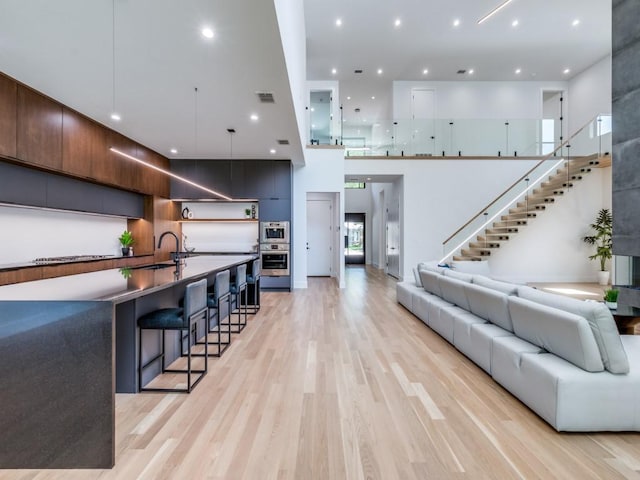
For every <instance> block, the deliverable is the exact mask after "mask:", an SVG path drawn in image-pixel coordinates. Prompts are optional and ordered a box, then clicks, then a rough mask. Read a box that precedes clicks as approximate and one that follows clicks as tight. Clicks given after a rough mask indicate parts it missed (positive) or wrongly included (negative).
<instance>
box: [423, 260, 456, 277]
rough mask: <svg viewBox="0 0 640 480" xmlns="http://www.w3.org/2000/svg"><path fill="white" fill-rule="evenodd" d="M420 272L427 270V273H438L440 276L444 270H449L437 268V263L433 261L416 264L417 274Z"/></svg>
mask: <svg viewBox="0 0 640 480" xmlns="http://www.w3.org/2000/svg"><path fill="white" fill-rule="evenodd" d="M420 270H427V271H429V272H435V273H440V274H441V273H442V272H444V271H445V270H449V268H448V267H439V266H438V262H437V261H435V260H433V261H430V262H420V263H419V264H418V272H419V271H420Z"/></svg>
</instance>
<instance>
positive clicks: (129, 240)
mask: <svg viewBox="0 0 640 480" xmlns="http://www.w3.org/2000/svg"><path fill="white" fill-rule="evenodd" d="M118 240H119V241H120V245H121V246H122V255H123V256H125V257H128V256H129V255H131V247H132V246H133V244H134V243H135V240H134V239H133V235H132V233H131V232H130V231H129V230H125V231H124V232H122V235H120V236H119V237H118Z"/></svg>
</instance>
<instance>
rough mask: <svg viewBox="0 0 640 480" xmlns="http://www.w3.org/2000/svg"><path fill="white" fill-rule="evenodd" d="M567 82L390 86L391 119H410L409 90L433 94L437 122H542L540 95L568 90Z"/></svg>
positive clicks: (436, 83)
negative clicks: (551, 91)
mask: <svg viewBox="0 0 640 480" xmlns="http://www.w3.org/2000/svg"><path fill="white" fill-rule="evenodd" d="M567 86H568V84H567V82H564V81H556V82H526V81H518V82H467V81H464V82H407V81H396V82H393V117H394V119H403V118H404V119H408V118H411V90H412V89H413V88H428V89H432V90H434V91H435V97H436V99H435V116H436V118H452V119H464V118H483V119H497V120H505V119H519V118H542V91H543V90H567Z"/></svg>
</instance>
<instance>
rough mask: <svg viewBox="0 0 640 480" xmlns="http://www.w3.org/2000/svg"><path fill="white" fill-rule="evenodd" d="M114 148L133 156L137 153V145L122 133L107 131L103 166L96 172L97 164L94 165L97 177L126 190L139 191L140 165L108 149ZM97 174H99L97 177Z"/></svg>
mask: <svg viewBox="0 0 640 480" xmlns="http://www.w3.org/2000/svg"><path fill="white" fill-rule="evenodd" d="M110 147H113V148H116V149H118V150H120V151H121V152H123V153H126V154H127V155H131V156H133V157H135V156H136V155H137V154H138V149H137V145H136V143H135V142H134V141H133V140H129V139H128V138H127V137H125V136H124V135H120V134H119V133H118V132H114V131H112V130H110V131H108V133H107V156H106V159H105V162H104V164H103V168H102V169H101V171H100V172H99V173H98V169H99V166H98V165H95V166H94V167H95V168H94V172H96V177H97V178H104V179H105V180H103V181H106V182H107V183H110V184H112V185H117V186H119V187H120V188H124V189H127V190H135V191H140V189H139V188H137V187H138V185H139V182H140V175H141V173H140V172H141V169H142V167H141V166H140V165H139V164H138V163H136V162H135V161H133V160H129V159H128V158H125V157H122V156H121V155H117V154H115V153H113V152H112V151H110V150H109V148H110ZM98 175H100V176H99V177H98Z"/></svg>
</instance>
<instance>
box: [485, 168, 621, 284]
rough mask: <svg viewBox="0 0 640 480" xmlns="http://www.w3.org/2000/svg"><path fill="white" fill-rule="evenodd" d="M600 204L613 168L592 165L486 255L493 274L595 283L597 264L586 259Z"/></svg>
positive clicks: (529, 279)
mask: <svg viewBox="0 0 640 480" xmlns="http://www.w3.org/2000/svg"><path fill="white" fill-rule="evenodd" d="M603 205H604V206H606V205H609V206H610V205H611V168H610V167H608V168H602V169H594V170H593V171H592V172H591V173H589V174H588V175H585V176H584V177H583V179H582V180H581V181H578V182H575V186H574V188H573V189H572V190H571V191H570V192H569V193H568V194H567V193H565V195H563V196H561V197H556V202H555V203H554V204H553V205H552V206H550V207H548V211H545V212H542V213H539V214H538V216H537V217H536V218H535V219H534V220H532V221H531V224H530V225H528V226H527V227H521V228H520V231H519V232H518V234H517V235H514V236H513V237H512V238H511V239H510V240H509V241H508V242H503V244H502V245H501V247H500V251H499V252H496V254H495V255H492V256H491V258H490V259H489V265H490V267H491V273H492V274H493V275H494V276H496V277H498V278H503V279H505V280H511V281H516V282H595V281H596V275H597V271H598V270H600V267H599V265H600V263H599V262H596V261H589V260H588V257H589V255H592V254H593V253H594V248H593V247H591V246H589V245H587V244H585V243H584V242H583V241H582V237H584V236H585V235H590V234H591V232H590V230H589V228H588V225H589V224H591V223H593V221H594V220H595V218H596V215H597V213H598V211H599V210H600V209H601V208H603Z"/></svg>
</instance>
